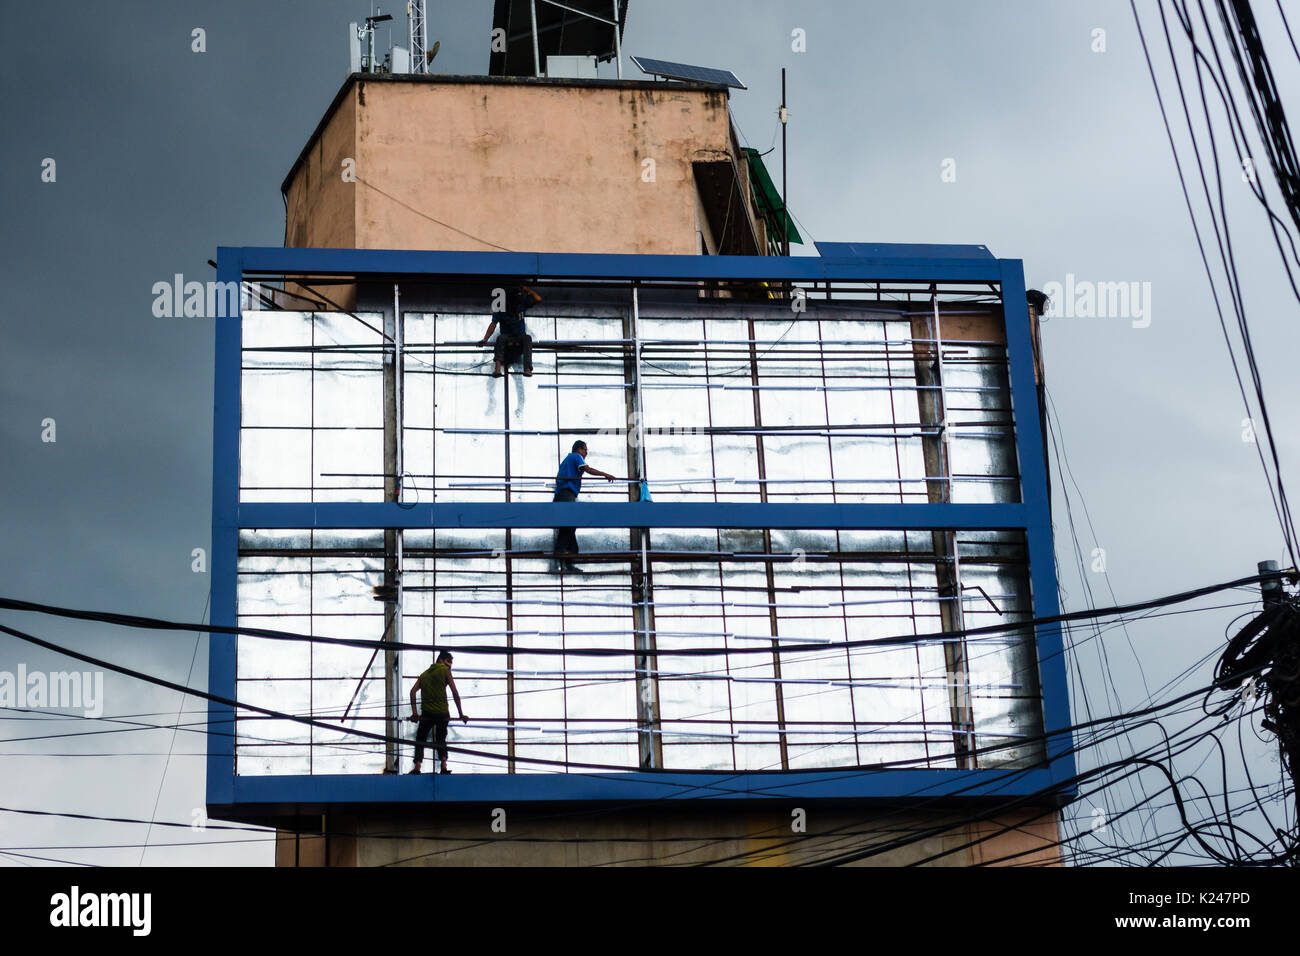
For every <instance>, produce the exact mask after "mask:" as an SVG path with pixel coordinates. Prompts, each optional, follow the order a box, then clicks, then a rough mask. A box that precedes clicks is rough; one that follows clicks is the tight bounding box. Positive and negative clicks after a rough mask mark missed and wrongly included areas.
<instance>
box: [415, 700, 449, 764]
mask: <svg viewBox="0 0 1300 956" xmlns="http://www.w3.org/2000/svg"><path fill="white" fill-rule="evenodd" d="M450 722H451V714H449V713H448V714H431V713H429V712H428V711H425V712H423V713H421V714H420V725H419V726H418V727H416V728H415V762H416V763H420V762H421V761H422V760H424V740H425V738H426V737H428V736H429V731H433V749H434V752H435V753H436V754H437V755H438V756H439V757H441V758H442V762H443V763H446V762H447V724H448V723H450Z"/></svg>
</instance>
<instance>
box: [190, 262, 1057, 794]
mask: <svg viewBox="0 0 1300 956" xmlns="http://www.w3.org/2000/svg"><path fill="white" fill-rule="evenodd" d="M822 252H823V256H822V257H820V258H816V257H810V258H802V259H780V258H771V257H739V256H729V257H693V256H607V255H600V256H596V255H546V254H517V253H426V252H386V251H352V250H314V249H313V250H308V249H283V250H281V249H222V250H220V253H219V259H218V265H219V272H220V276H219V278H220V279H221V280H222V281H225V282H242V281H244V280H246V279H259V280H276V279H287V280H290V281H293V282H295V283H298V284H299V286H301V287H304V288H306V289H307V292H306V293H304V294H305V295H308V296H310V295H312V294H313V290H316V289H317V287H316V286H313V285H312V283H314V282H316V283H338V282H340V281H346V282H348V283H354V284H355V289H356V294H357V301H358V305H357V307H356V310H355V311H353V312H348V311H346V310H340V309H338V308H337V307H327V308H324V309H323V310H322V311H319V312H310V311H308V312H304V311H288V310H266V309H261V310H259V311H249V312H246V313H245V314H244V315H243V316H242V317H241V318H240V320H239V321H231V320H223V321H222V322H221V323H220V324H219V330H218V342H217V400H216V418H215V437H214V490H213V495H214V511H213V574H214V591H213V621H214V623H217V624H222V625H231V626H235V625H238V626H240V627H244V628H269V629H273V630H277V631H287V632H293V633H298V634H309V635H313V636H317V637H326V638H334V639H344V638H347V639H352V640H354V641H369V642H373V643H372V644H370V645H368V646H348V645H339V644H330V643H324V642H306V641H304V642H285V641H283V640H275V639H270V638H262V637H257V636H250V635H243V636H240V637H238V638H232V637H228V636H223V635H213V637H212V645H211V647H212V650H211V661H210V674H211V683H212V688H213V691H214V693H217V694H220V695H222V696H225V697H230V698H236V699H238V700H239V701H240V702H242V703H245V704H251V705H255V706H260V707H265V708H268V709H273V710H276V711H281V712H287V713H292V714H295V715H299V716H304V715H310V716H311V717H313V718H316V719H319V720H321V721H323V722H325V723H327V724H328V725H329V727H328V728H321V727H307V726H304V725H303V724H301V723H295V722H290V721H283V720H276V719H272V718H268V717H267V716H266V715H265V714H259V713H256V712H253V711H240V712H239V713H235V712H233V710H232V709H231V708H229V707H227V706H225V705H222V704H215V703H214V704H213V705H212V719H213V720H214V721H216V720H219V721H221V722H222V724H221V725H222V726H229V725H230V722H231V721H233V722H234V724H233V725H234V727H235V733H234V735H233V736H232V737H231V738H218V739H217V740H216V741H214V749H213V752H212V753H211V755H210V758H209V774H208V779H209V803H210V805H211V806H212V807H214V808H215V812H225V813H232V812H236V811H239V809H240V808H243V810H244V811H247V810H248V809H249V808H250V807H266V806H269V805H277V804H290V803H301V802H304V801H312V802H315V803H325V804H332V803H344V802H354V803H355V802H379V803H383V802H392V803H405V802H419V801H427V800H430V799H436V800H450V801H475V800H501V799H507V797H508V798H509V799H512V800H526V801H546V800H570V799H636V798H640V797H645V796H655V797H663V796H680V797H692V796H695V797H698V796H709V797H722V796H726V797H727V798H738V797H752V798H754V799H763V798H783V799H784V798H788V797H792V796H796V797H800V798H808V799H816V798H818V797H834V798H873V797H875V798H882V799H897V798H899V797H903V796H907V795H911V794H916V793H918V792H922V791H923V792H925V793H926V794H928V795H931V796H942V795H943V794H945V793H948V794H963V795H979V794H985V795H987V794H994V793H996V794H1028V793H1033V792H1036V791H1038V790H1041V789H1043V788H1044V787H1047V786H1050V785H1053V784H1059V783H1060V781H1061V780H1063V779H1066V778H1068V777H1069V776H1071V774H1072V772H1073V769H1072V766H1073V765H1072V760H1071V758H1070V756H1069V743H1070V738H1069V735H1068V734H1067V733H1056V734H1045V733H1044V731H1045V729H1046V730H1057V729H1060V728H1064V727H1066V726H1067V725H1068V723H1069V720H1068V706H1067V702H1066V686H1065V677H1064V668H1063V665H1062V661H1061V640H1060V635H1059V630H1058V629H1057V628H1054V627H1037V628H1035V627H1034V626H1032V625H1024V626H1018V622H1024V621H1029V620H1030V619H1032V618H1034V617H1045V616H1051V615H1054V614H1056V613H1057V610H1058V609H1057V605H1056V584H1055V569H1054V562H1053V557H1052V545H1051V530H1050V518H1049V515H1048V512H1047V483H1046V471H1045V466H1044V460H1043V447H1042V434H1041V426H1040V422H1039V414H1038V402H1037V391H1036V385H1035V370H1034V357H1033V344H1032V339H1031V335H1030V327H1029V321H1028V315H1027V312H1026V306H1025V294H1024V282H1023V276H1022V272H1021V266H1020V263H1019V262H1018V261H1014V260H997V259H994V258H993V257H992V256H990V255H988V254H987V252H986V251H983V250H981V249H979V248H978V247H887V246H886V247H855V246H847V245H845V246H826V247H823V248H822ZM525 279H526V280H527V281H528V282H529V284H530V286H532V287H534V288H536V289H537V290H538V291H539V292H540V293H541V294H542V296H543V302H542V303H541V304H540V305H539V306H537V307H536V308H535V309H534V310H533V311H531V312H530V313H529V315H528V324H529V330H530V332H531V334H532V335H533V337H534V339H535V358H536V369H537V372H536V374H535V375H534V376H533V377H532V378H530V379H524V378H522V377H520V376H517V375H515V376H510V375H508V376H506V377H505V378H504V379H492V378H491V377H489V376H488V375H486V369H485V368H484V362H485V352H484V350H483V349H482V348H481V347H479V346H478V345H477V340H478V338H479V336H480V335H481V334H482V333H483V331H484V329H485V328H486V326H487V324H488V322H489V320H490V313H491V306H490V305H489V303H490V302H491V301H492V299H493V296H494V295H495V294H497V293H498V292H499V291H500V290H501V289H503V288H508V287H509V286H511V285H513V284H517V283H518V282H519V281H521V280H525ZM324 287H325V286H321V287H320V288H324ZM332 297H333V295H332V294H331V298H332ZM322 305H326V303H322ZM990 330H992V331H990ZM975 332H978V333H979V334H978V335H977V334H973V333H975ZM490 364H491V363H490V359H488V360H487V365H488V366H489V367H490ZM576 438H583V439H585V440H586V441H587V442H588V444H589V446H590V454H591V456H592V458H591V460H592V461H593V462H601V463H602V464H601V467H602V468H604V470H607V471H613V472H615V473H617V474H619V475H620V476H626V477H625V478H623V479H622V480H620V481H618V482H614V483H608V484H606V483H603V482H601V483H599V484H597V483H596V482H595V480H593V479H591V478H588V479H587V481H586V482H585V483H584V485H585V487H584V491H583V495H582V498H581V499H580V501H579V502H576V503H572V504H564V503H555V502H552V501H551V500H550V498H551V494H552V486H553V481H554V468H555V465H556V463H557V462H558V461H559V458H560V457H562V456H563V454H564V453H565V452H567V450H568V447H569V444H570V443H571V442H572V441H573V440H575V439H576ZM643 489H645V490H647V491H648V492H649V493H650V499H651V500H643V495H644V491H643ZM565 525H576V526H577V527H579V528H580V529H582V530H581V532H580V535H581V537H582V542H583V544H582V549H583V555H582V564H583V571H582V572H580V573H576V574H573V573H566V572H560V571H557V570H556V569H555V567H554V566H553V565H552V564H551V561H550V554H549V552H550V548H551V535H552V529H554V528H555V527H557V526H565ZM971 629H974V630H976V631H977V632H979V631H980V629H984V631H983V632H981V633H976V634H967V633H966V632H967V631H968V630H971ZM435 647H438V648H443V647H450V648H452V649H453V650H456V652H457V670H456V673H457V678H458V683H459V684H460V685H461V687H462V693H463V695H464V696H465V698H466V707H467V710H468V711H469V712H470V713H471V714H472V715H473V716H474V718H475V719H474V720H473V721H472V722H471V723H470V724H469V725H459V724H456V725H454V726H455V729H454V730H453V738H452V744H453V746H454V747H456V748H458V750H459V751H460V752H461V755H458V757H457V759H458V762H459V766H460V769H461V770H462V773H461V774H458V775H456V776H455V777H453V778H450V779H448V778H443V779H435V778H432V777H427V776H426V777H423V778H413V779H412V778H405V777H400V776H395V775H391V772H393V771H400V770H401V769H403V763H402V761H403V759H404V756H403V751H402V746H401V745H400V744H398V743H397V742H396V740H397V739H398V738H400V737H402V735H403V733H404V730H403V725H402V721H401V716H402V713H403V712H404V709H405V693H406V690H407V688H409V686H410V684H411V682H412V681H413V679H414V677H415V676H416V675H418V673H419V672H420V671H421V670H423V668H424V667H426V666H427V665H428V663H429V662H430V661H431V656H430V653H431V651H432V650H433V649H434V648H435ZM340 727H342V728H346V729H348V730H352V731H354V732H355V731H356V730H364V731H368V732H369V734H371V735H372V736H369V737H359V736H356V735H355V733H353V734H350V733H348V732H347V731H346V730H339V729H331V728H340ZM376 736H377V737H378V738H383V737H388V738H389V739H388V740H387V741H384V740H383V739H376ZM871 768H875V769H871ZM385 770H387V771H390V774H385V773H383V772H382V771H385ZM773 773H777V774H778V776H777V777H775V778H773V777H772V774H773ZM760 780H761V781H762V783H761V784H759V783H758V781H760Z"/></svg>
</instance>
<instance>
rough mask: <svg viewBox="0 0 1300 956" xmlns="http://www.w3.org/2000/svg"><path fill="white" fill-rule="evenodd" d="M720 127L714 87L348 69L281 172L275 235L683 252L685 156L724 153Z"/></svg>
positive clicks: (295, 240)
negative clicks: (282, 217) (281, 212)
mask: <svg viewBox="0 0 1300 956" xmlns="http://www.w3.org/2000/svg"><path fill="white" fill-rule="evenodd" d="M730 130H731V126H730V117H729V113H728V108H727V96H726V94H725V93H724V92H721V91H718V90H700V89H691V88H687V87H678V86H675V85H674V86H667V85H665V84H658V85H656V84H651V83H630V82H629V83H621V84H591V85H581V84H571V83H564V84H560V83H544V82H543V83H538V82H533V81H527V82H501V81H493V80H489V79H488V78H481V81H478V82H475V81H465V80H456V81H438V80H436V79H433V80H429V81H422V82H400V81H394V80H383V79H373V78H372V79H357V78H354V79H352V80H350V81H349V84H348V86H347V87H345V89H344V91H343V93H342V95H341V97H340V99H339V101H338V102H337V105H336V107H335V108H334V110H333V112H332V113H331V114H329V115H328V116H327V118H326V120H325V122H324V123H323V125H322V127H321V129H320V130H319V131H318V133H317V135H316V137H315V138H314V139H313V141H312V142H311V143H310V145H309V148H308V149H307V150H306V152H305V155H304V157H303V158H302V159H301V161H300V162H299V163H298V164H297V165H296V166H295V168H294V170H293V172H292V173H291V175H290V177H289V179H288V181H287V184H286V190H285V192H286V200H287V202H288V227H287V229H286V244H287V245H290V246H315V247H321V246H337V247H343V248H361V249H381V248H392V249H479V250H483V249H496V248H506V249H510V250H513V251H530V252H532V251H539V252H624V253H685V254H694V253H695V252H696V251H697V249H698V238H697V232H698V231H699V230H698V227H697V220H698V215H697V209H696V206H697V203H698V192H697V189H696V185H695V178H694V173H693V169H692V166H691V163H692V162H693V161H695V160H706V159H721V158H726V157H732V158H734V153H733V144H732V137H731V133H730ZM346 157H351V158H353V159H355V160H356V182H354V183H353V182H345V181H344V180H343V177H342V175H341V172H342V168H341V163H342V161H343V159H344V158H346ZM647 160H648V161H652V163H653V168H651V167H649V166H648V165H647V164H646V161H647Z"/></svg>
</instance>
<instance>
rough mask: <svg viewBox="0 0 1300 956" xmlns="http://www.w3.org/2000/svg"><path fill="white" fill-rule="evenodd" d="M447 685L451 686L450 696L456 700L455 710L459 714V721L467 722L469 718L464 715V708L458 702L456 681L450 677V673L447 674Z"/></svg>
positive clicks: (458, 692) (458, 695)
mask: <svg viewBox="0 0 1300 956" xmlns="http://www.w3.org/2000/svg"><path fill="white" fill-rule="evenodd" d="M447 686H448V687H450V688H451V696H452V697H453V698H455V700H456V712H457V713H458V714H460V719H461V721H462V722H463V723H469V718H468V717H466V716H465V708H464V707H462V706H461V704H460V691H458V690H457V689H456V681H455V680H453V679H452V677H451V675H448V676H447Z"/></svg>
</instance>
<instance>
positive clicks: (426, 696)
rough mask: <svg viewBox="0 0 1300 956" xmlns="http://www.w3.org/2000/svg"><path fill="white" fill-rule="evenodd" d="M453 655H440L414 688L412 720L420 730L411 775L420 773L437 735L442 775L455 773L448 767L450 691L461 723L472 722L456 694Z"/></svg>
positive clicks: (416, 734) (437, 757) (417, 735)
mask: <svg viewBox="0 0 1300 956" xmlns="http://www.w3.org/2000/svg"><path fill="white" fill-rule="evenodd" d="M451 662H452V656H451V651H442V652H441V653H440V654H439V655H438V659H437V661H435V662H434V665H433V666H432V667H430V668H429V669H428V670H426V671H425V672H424V673H423V674H421V675H420V676H419V677H417V678H416V680H415V683H414V684H412V685H411V716H410V718H409V719H410V721H411V723H413V724H417V725H418V726H417V727H416V729H415V766H414V767H413V768H412V769H411V773H419V772H420V764H421V763H422V762H423V760H424V741H425V738H427V737H428V736H429V732H430V731H433V749H434V753H435V755H436V756H435V758H434V761H435V763H436V762H437V760H438V759H441V760H442V772H443V773H451V768H450V767H448V766H447V724H448V723H450V721H451V710H450V708H449V707H448V706H447V688H449V687H450V688H451V696H452V697H454V698H455V699H456V710H457V711H458V712H459V713H460V719H461V720H462V721H463V722H466V723H468V722H469V718H468V717H466V716H465V708H464V707H462V706H461V704H460V692H459V691H457V690H456V681H455V680H453V679H452V676H451ZM417 691H418V692H419V693H420V698H421V701H420V702H421V705H422V712H421V711H417V710H416V706H415V695H416V692H417Z"/></svg>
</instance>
